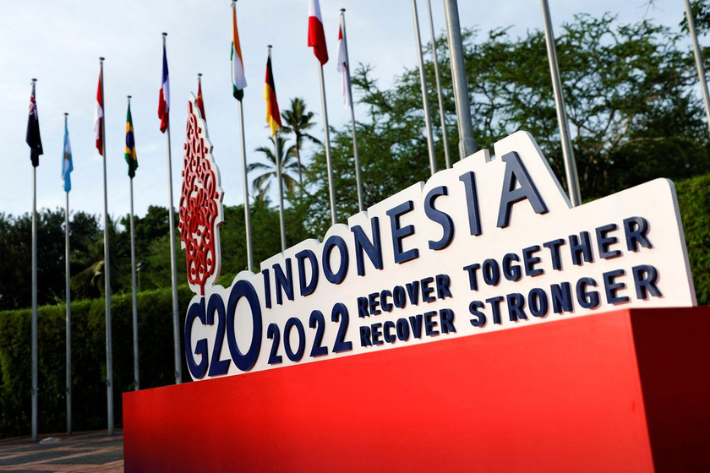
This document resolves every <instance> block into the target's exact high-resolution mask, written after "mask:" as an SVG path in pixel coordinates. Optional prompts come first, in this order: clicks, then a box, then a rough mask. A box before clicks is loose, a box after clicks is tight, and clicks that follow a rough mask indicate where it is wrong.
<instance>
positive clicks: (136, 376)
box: [128, 95, 140, 391]
mask: <svg viewBox="0 0 710 473" xmlns="http://www.w3.org/2000/svg"><path fill="white" fill-rule="evenodd" d="M128 107H129V108H130V107H131V96H130V95H129V96H128ZM134 142H135V140H134ZM133 146H135V143H134V145H133ZM129 181H130V183H131V285H132V289H133V292H132V294H133V299H132V301H133V389H134V390H135V391H138V390H139V389H140V367H139V362H138V298H137V296H136V234H135V230H134V226H133V178H132V177H130V176H129Z"/></svg>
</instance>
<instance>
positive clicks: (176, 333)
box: [163, 33, 182, 384]
mask: <svg viewBox="0 0 710 473" xmlns="http://www.w3.org/2000/svg"><path fill="white" fill-rule="evenodd" d="M167 36H168V34H167V33H163V49H165V39H166V37H167ZM166 136H167V140H168V189H169V194H170V205H169V206H168V217H169V218H170V269H171V274H172V286H173V351H174V355H175V384H180V383H182V358H181V356H180V322H179V314H178V312H179V307H178V290H177V261H176V258H175V218H174V216H173V168H172V164H171V163H172V158H171V149H170V119H169V118H168V127H167V130H166Z"/></svg>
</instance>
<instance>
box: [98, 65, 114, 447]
mask: <svg viewBox="0 0 710 473" xmlns="http://www.w3.org/2000/svg"><path fill="white" fill-rule="evenodd" d="M99 64H100V67H101V101H102V102H103V103H102V108H103V119H102V120H101V136H102V138H103V139H102V143H101V148H102V153H101V154H102V155H103V164H104V292H105V296H106V402H107V404H108V434H109V435H113V434H114V425H113V354H112V352H113V347H112V343H111V261H110V255H109V253H110V252H109V241H108V232H109V216H108V186H107V179H106V96H105V95H104V58H102V57H100V58H99Z"/></svg>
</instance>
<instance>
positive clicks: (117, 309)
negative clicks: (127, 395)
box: [0, 286, 193, 437]
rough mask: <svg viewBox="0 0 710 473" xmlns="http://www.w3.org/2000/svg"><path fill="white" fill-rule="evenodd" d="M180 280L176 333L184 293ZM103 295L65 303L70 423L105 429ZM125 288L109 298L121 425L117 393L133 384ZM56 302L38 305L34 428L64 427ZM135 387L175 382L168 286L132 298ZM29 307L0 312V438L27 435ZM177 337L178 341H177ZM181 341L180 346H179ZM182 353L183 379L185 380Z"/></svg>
mask: <svg viewBox="0 0 710 473" xmlns="http://www.w3.org/2000/svg"><path fill="white" fill-rule="evenodd" d="M192 295H193V294H192V292H190V290H189V288H188V287H187V286H183V287H180V290H179V298H180V318H179V320H180V324H181V326H180V334H182V333H183V325H182V324H183V322H184V312H185V310H186V308H187V305H188V303H189V301H190V299H191V298H192ZM104 305H105V304H104V300H103V299H94V300H84V301H78V302H75V303H73V304H72V306H71V308H72V311H71V315H72V380H73V389H72V406H73V409H72V411H73V416H72V417H73V419H72V424H73V425H72V426H73V428H74V430H75V431H80V430H88V429H105V428H106V426H107V413H106V412H107V405H106V384H105V383H106V341H105V340H106V334H105V328H106V324H105V310H104ZM131 307H132V306H131V297H130V294H121V295H117V296H113V297H112V298H111V318H112V324H111V326H112V343H113V382H114V419H115V423H116V426H121V425H122V409H121V406H122V404H121V393H122V392H126V391H131V390H132V389H133V326H132V309H131ZM65 318H66V309H65V306H64V305H56V306H44V307H40V308H39V310H38V327H37V330H38V356H39V358H38V364H39V378H38V386H39V389H38V411H39V412H38V422H39V431H40V432H41V433H50V432H62V431H65V430H66V389H65V379H66V356H65V353H66V348H65ZM138 319H139V323H138V334H139V340H138V345H139V350H140V353H139V360H140V383H141V389H144V388H152V387H158V386H165V385H169V384H173V383H174V382H175V377H174V374H173V373H174V370H175V367H174V363H175V362H174V357H173V322H172V294H171V290H170V288H166V289H159V290H155V291H149V292H148V291H147V292H143V293H141V294H139V297H138ZM31 320H32V311H31V309H23V310H16V311H6V312H0V437H2V436H10V435H21V434H29V433H30V431H31V425H32V424H31V412H32V407H31V406H32V404H31V403H32V396H31V387H32V365H31V363H32V352H31V344H30V340H31V330H32V322H31ZM181 343H182V342H181ZM182 352H183V350H182V345H181V347H180V353H182ZM181 358H183V368H182V370H183V379H184V380H187V379H189V374H188V371H187V367H186V366H185V361H184V357H181Z"/></svg>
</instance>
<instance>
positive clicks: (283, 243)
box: [242, 45, 286, 253]
mask: <svg viewBox="0 0 710 473" xmlns="http://www.w3.org/2000/svg"><path fill="white" fill-rule="evenodd" d="M266 49H267V51H268V55H269V59H271V45H268V46H267V47H266ZM271 73H272V74H273V70H272V71H271ZM242 123H243V122H242ZM272 138H273V139H274V159H275V160H276V181H277V182H278V187H279V224H280V226H281V252H282V253H283V252H284V251H286V224H285V222H284V192H283V183H282V182H281V156H279V131H278V130H276V133H274V135H273V136H272Z"/></svg>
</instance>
